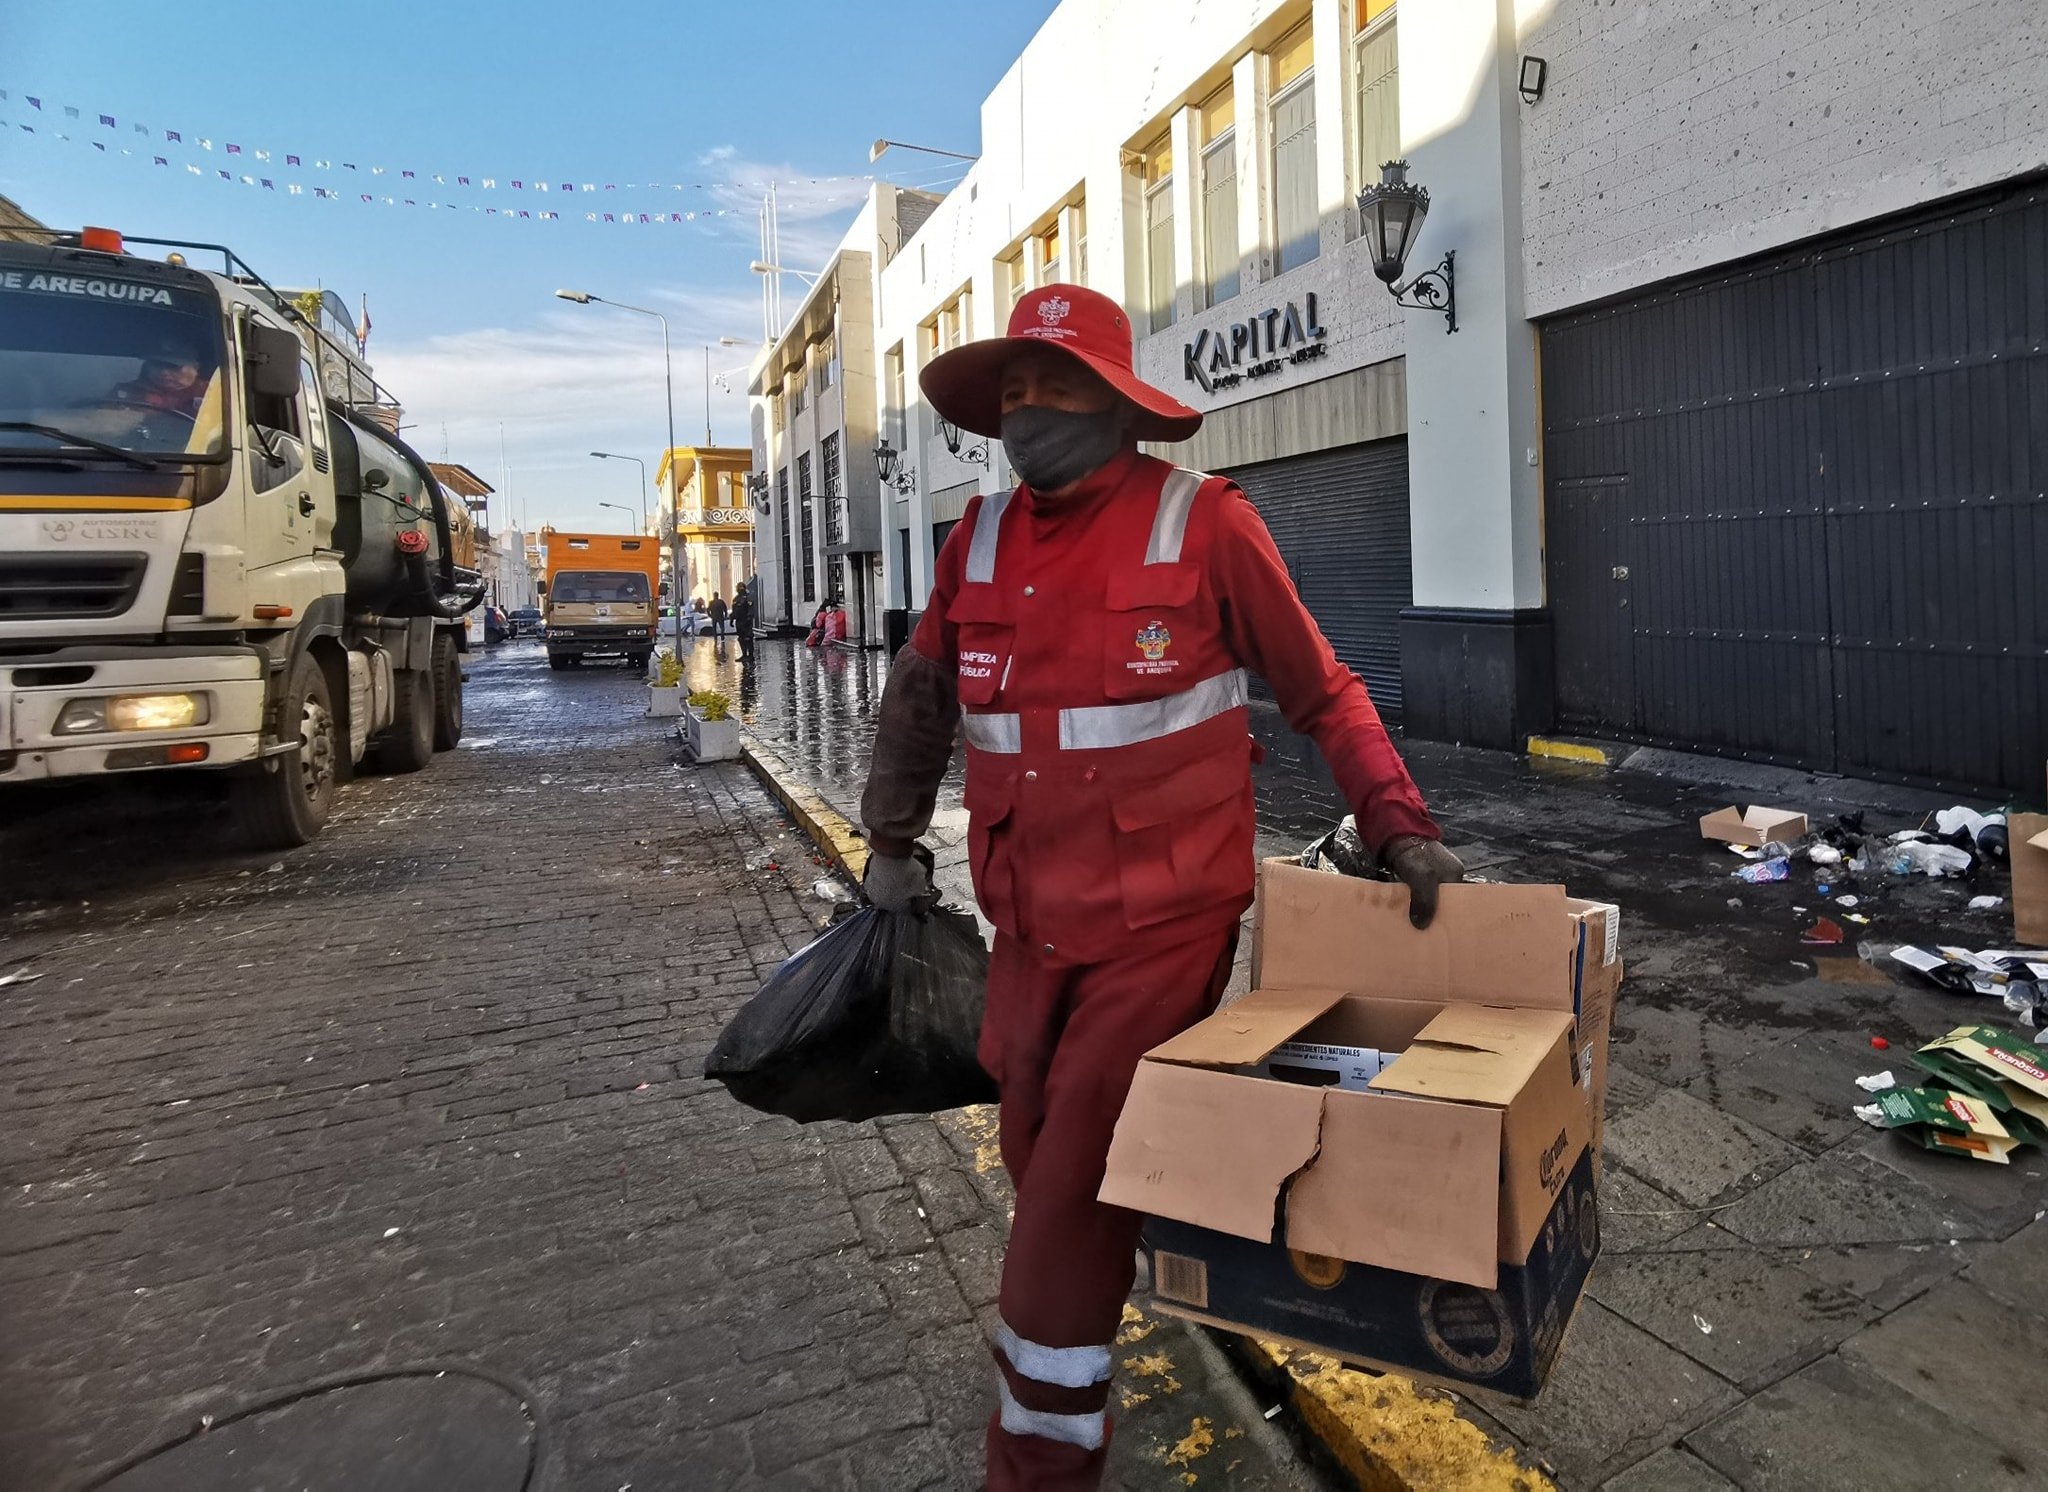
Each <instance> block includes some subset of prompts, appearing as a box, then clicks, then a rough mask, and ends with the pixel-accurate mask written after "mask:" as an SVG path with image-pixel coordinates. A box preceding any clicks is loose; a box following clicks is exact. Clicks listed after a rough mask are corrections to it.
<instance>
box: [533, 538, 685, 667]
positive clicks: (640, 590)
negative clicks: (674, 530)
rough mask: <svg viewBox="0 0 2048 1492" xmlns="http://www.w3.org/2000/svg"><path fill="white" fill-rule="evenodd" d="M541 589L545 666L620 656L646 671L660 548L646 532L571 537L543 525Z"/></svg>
mask: <svg viewBox="0 0 2048 1492" xmlns="http://www.w3.org/2000/svg"><path fill="white" fill-rule="evenodd" d="M541 542H542V544H543V545H544V547H545V550H546V555H547V578H546V579H545V581H543V583H542V586H541V606H542V629H541V637H542V641H543V642H544V643H545V644H546V646H547V651H548V666H549V667H551V668H557V669H562V668H575V667H578V666H580V665H581V664H582V662H583V660H584V659H586V658H619V659H623V660H624V661H625V663H626V665H627V666H628V667H631V668H645V667H646V666H647V660H648V659H649V658H650V657H652V656H653V653H654V638H655V626H656V617H655V602H656V597H657V596H658V594H659V592H660V588H661V587H660V579H659V576H660V568H661V545H660V543H659V541H657V540H655V539H651V538H648V537H646V536H644V535H628V536H621V535H619V534H571V533H562V532H560V531H558V530H555V529H543V530H542V531H541Z"/></svg>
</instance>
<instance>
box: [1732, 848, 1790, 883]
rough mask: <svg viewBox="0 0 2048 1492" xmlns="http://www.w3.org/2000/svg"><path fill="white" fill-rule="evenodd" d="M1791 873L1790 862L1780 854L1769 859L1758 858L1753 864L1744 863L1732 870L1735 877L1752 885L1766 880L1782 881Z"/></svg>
mask: <svg viewBox="0 0 2048 1492" xmlns="http://www.w3.org/2000/svg"><path fill="white" fill-rule="evenodd" d="M1791 874H1792V862H1791V861H1790V860H1787V859H1785V858H1784V857H1783V856H1782V855H1781V856H1778V857H1777V858H1775V859H1771V860H1759V861H1757V862H1756V863H1755V864H1754V865H1745V866H1743V867H1742V868H1741V869H1740V870H1737V871H1735V872H1734V876H1735V879H1736V880H1738V881H1747V882H1749V884H1750V885H1752V886H1758V885H1762V884H1763V883H1764V882H1766V881H1782V880H1784V879H1786V878H1787V877H1788V876H1790V875H1791Z"/></svg>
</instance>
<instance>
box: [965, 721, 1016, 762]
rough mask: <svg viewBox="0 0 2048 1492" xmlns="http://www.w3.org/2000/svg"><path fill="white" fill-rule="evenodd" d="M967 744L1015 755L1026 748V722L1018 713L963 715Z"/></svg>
mask: <svg viewBox="0 0 2048 1492" xmlns="http://www.w3.org/2000/svg"><path fill="white" fill-rule="evenodd" d="M960 723H961V725H962V726H963V727H965V729H966V731H967V744H968V745H970V746H973V747H977V748H978V749H980V750H982V751H998V752H1001V753H1003V754H1004V755H1006V756H1015V755H1016V754H1017V753H1018V752H1020V751H1022V750H1023V749H1024V723H1023V721H1022V719H1021V718H1020V717H1018V716H1016V715H971V714H970V715H962V716H961V717H960Z"/></svg>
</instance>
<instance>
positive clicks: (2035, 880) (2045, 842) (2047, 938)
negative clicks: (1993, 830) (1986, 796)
mask: <svg viewBox="0 0 2048 1492" xmlns="http://www.w3.org/2000/svg"><path fill="white" fill-rule="evenodd" d="M2005 834H2006V844H2007V846H2008V849H2009V852H2010V853H2011V855H2012V927H2013V936H2014V937H2016V938H2018V939H2019V941H2020V942H2022V943H2026V944H2030V945H2032V946H2034V947H2037V948H2048V814H2043V813H2016V814H2013V815H2012V816H2011V817H2010V818H2008V819H2007V820H2006V823H2005Z"/></svg>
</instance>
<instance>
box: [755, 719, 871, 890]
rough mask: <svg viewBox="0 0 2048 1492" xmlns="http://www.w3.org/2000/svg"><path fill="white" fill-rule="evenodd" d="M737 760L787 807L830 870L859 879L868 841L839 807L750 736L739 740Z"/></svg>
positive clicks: (865, 862) (863, 868)
mask: <svg viewBox="0 0 2048 1492" xmlns="http://www.w3.org/2000/svg"><path fill="white" fill-rule="evenodd" d="M740 760H741V761H742V762H744V763H745V764H746V767H747V770H748V771H750V772H752V773H753V774H754V775H755V776H756V777H758V778H760V779H761V784H762V786H764V787H766V788H767V789H768V791H769V792H771V793H773V794H774V795H775V797H776V799H777V800H778V801H779V802H780V803H781V804H782V806H783V807H784V808H787V809H788V810H789V812H790V816H791V817H792V818H794V819H795V820H796V821H797V824H798V826H799V827H801V828H802V829H803V831H804V833H806V834H808V835H809V836H810V837H811V842H812V843H813V844H815V845H817V847H818V849H819V850H820V851H821V852H822V853H823V854H824V856H825V858H826V859H827V860H829V861H831V862H832V867H833V869H835V870H839V871H843V872H844V873H845V874H847V875H849V876H851V877H852V878H853V879H854V881H856V882H858V881H859V880H860V878H861V872H862V871H864V870H866V869H867V864H868V844H867V841H866V840H865V839H864V838H862V837H861V833H860V830H859V829H857V828H856V827H855V826H854V825H853V824H852V823H851V822H850V821H849V820H848V819H847V818H846V816H845V815H844V814H842V813H840V812H839V810H838V809H836V808H834V807H833V806H832V805H831V804H830V803H827V802H826V801H825V800H824V799H823V798H822V797H820V796H819V795H818V794H816V793H814V792H812V791H811V790H810V789H809V788H808V787H805V786H804V785H803V783H802V781H801V780H799V778H798V777H797V775H796V773H795V772H794V771H792V770H791V769H790V766H789V764H788V763H787V762H785V761H784V760H783V759H782V758H781V757H779V756H777V755H776V754H775V753H774V752H773V751H770V750H769V749H768V748H767V747H765V746H763V745H762V744H761V743H760V742H759V741H756V740H751V739H750V740H747V741H745V742H744V743H742V745H741V746H740Z"/></svg>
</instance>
